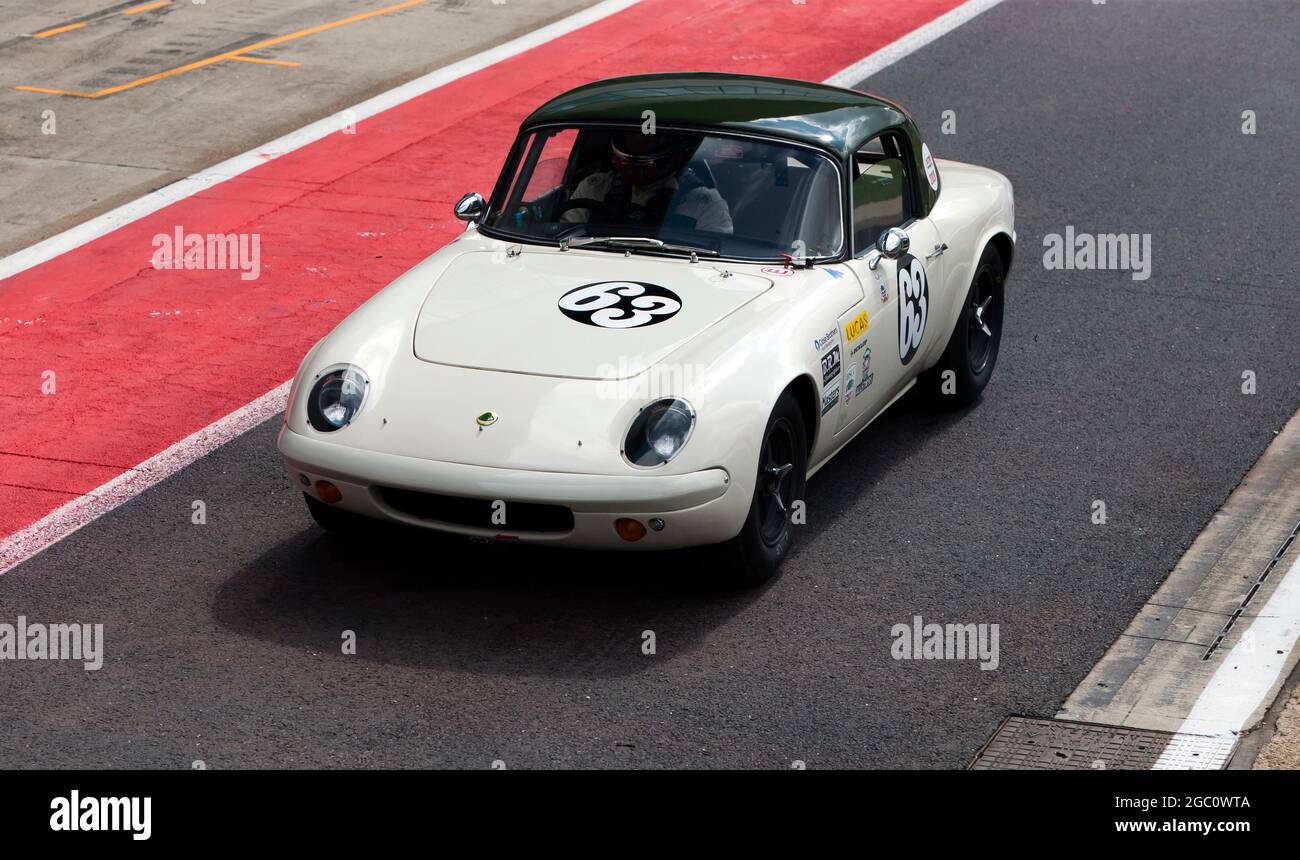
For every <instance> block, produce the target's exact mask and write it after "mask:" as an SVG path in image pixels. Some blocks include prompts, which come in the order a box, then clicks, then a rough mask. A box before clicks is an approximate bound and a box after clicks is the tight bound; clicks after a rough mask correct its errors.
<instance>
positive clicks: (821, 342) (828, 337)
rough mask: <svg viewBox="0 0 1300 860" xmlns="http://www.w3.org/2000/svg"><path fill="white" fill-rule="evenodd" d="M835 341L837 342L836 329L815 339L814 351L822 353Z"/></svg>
mask: <svg viewBox="0 0 1300 860" xmlns="http://www.w3.org/2000/svg"><path fill="white" fill-rule="evenodd" d="M833 340H835V329H831V330H830V331H828V332H826V334H824V335H822V336H821V337H819V338H815V339H814V340H813V349H814V350H816V351H817V352H821V351H822V350H823V349H825V348H826V345H827V344H828V343H830V342H831V341H833Z"/></svg>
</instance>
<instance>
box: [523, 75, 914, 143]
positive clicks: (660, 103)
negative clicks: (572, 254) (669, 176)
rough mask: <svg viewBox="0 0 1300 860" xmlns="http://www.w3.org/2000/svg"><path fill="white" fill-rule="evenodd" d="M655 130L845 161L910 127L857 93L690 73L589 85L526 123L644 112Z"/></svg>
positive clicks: (632, 116) (896, 110)
mask: <svg viewBox="0 0 1300 860" xmlns="http://www.w3.org/2000/svg"><path fill="white" fill-rule="evenodd" d="M647 110H650V111H654V119H655V123H656V125H663V126H673V125H688V126H705V127H708V126H713V127H716V128H720V129H724V130H727V131H738V132H750V133H755V134H763V135H770V136H773V137H783V138H788V139H791V140H796V141H799V142H802V143H810V144H813V145H815V146H820V147H823V148H826V149H829V150H831V151H832V152H834V153H836V154H837V155H839V156H840V157H841V158H848V157H849V156H851V155H852V154H853V153H854V152H855V151H856V150H857V149H858V147H859V146H861V145H862V144H863V143H865V142H866V141H868V140H870V139H871V138H872V137H874V136H875V135H877V134H879V133H880V132H881V131H883V130H885V129H887V128H891V127H894V126H897V125H900V124H903V123H906V122H907V121H908V119H907V115H906V114H905V113H904V111H903V110H902V108H900V107H898V106H897V105H895V104H893V103H892V102H888V101H885V100H884V99H881V98H877V97H875V96H870V95H867V94H865V93H860V92H856V91H854V90H846V89H841V88H840V87H832V86H827V85H825V84H812V83H808V82H807V81H794V80H787V79H784V78H765V77H758V76H753V75H728V74H720V73H715V72H692V73H676V74H660V75H634V76H632V77H625V78H610V79H608V80H604V81H597V82H595V83H591V84H586V85H584V86H581V87H578V88H577V89H573V90H569V91H568V92H567V93H564V94H563V95H559V96H556V97H555V98H553V99H551V100H550V101H548V102H547V103H546V104H544V105H542V106H541V107H539V108H538V109H537V110H535V111H533V113H532V114H531V115H530V116H529V117H528V119H526V120H524V128H528V127H530V126H534V125H539V124H543V123H579V122H630V123H636V124H638V125H640V124H641V123H642V122H643V121H644V120H645V115H644V111H647Z"/></svg>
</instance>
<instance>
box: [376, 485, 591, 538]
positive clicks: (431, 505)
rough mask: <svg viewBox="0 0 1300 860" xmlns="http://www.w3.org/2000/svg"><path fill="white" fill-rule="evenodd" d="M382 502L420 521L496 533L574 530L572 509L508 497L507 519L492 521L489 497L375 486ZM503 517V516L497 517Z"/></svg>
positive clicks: (506, 503)
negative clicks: (515, 500)
mask: <svg viewBox="0 0 1300 860" xmlns="http://www.w3.org/2000/svg"><path fill="white" fill-rule="evenodd" d="M375 493H376V494H377V495H378V496H379V499H380V501H382V502H383V503H384V504H387V505H388V506H389V507H391V508H392V509H393V510H395V511H398V512H399V513H402V514H406V515H407V516H409V517H415V518H417V519H421V520H433V521H436V522H440V523H448V524H450V525H457V526H468V527H470V528H477V529H486V530H489V531H497V532H568V531H572V530H573V511H571V510H569V509H568V508H566V507H564V506H563V505H539V504H535V503H533V502H512V501H510V500H508V499H505V500H503V501H505V505H506V507H505V516H506V521H505V523H504V524H502V523H499V522H497V523H494V522H492V514H493V513H494V511H493V508H492V501H491V500H490V499H467V498H463V497H461V496H442V495H438V494H436V493H421V492H419V491H417V490H399V489H397V488H394V487H376V488H375ZM498 519H500V517H498Z"/></svg>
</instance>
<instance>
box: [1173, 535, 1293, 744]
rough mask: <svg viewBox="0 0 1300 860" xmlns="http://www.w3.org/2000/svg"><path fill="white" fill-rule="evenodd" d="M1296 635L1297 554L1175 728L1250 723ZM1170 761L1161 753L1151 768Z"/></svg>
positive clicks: (1216, 730) (1213, 732)
mask: <svg viewBox="0 0 1300 860" xmlns="http://www.w3.org/2000/svg"><path fill="white" fill-rule="evenodd" d="M1297 639H1300V557H1297V558H1296V560H1295V562H1294V563H1292V565H1291V567H1290V569H1289V570H1288V571H1287V572H1286V576H1284V577H1283V578H1282V581H1281V582H1279V583H1278V584H1277V588H1276V589H1274V591H1273V594H1272V595H1271V596H1270V597H1269V599H1268V601H1267V602H1266V603H1265V604H1264V606H1263V607H1262V608H1261V609H1260V610H1259V615H1258V616H1257V617H1256V618H1255V620H1254V621H1253V622H1252V623H1251V625H1250V627H1249V628H1247V629H1246V632H1245V633H1243V634H1242V636H1241V639H1239V640H1238V641H1237V644H1236V645H1234V646H1233V648H1232V650H1231V651H1229V652H1228V653H1227V655H1225V656H1224V658H1223V662H1222V663H1220V665H1219V668H1218V669H1216V670H1215V672H1214V674H1213V675H1212V676H1211V677H1210V682H1209V683H1208V684H1206V685H1205V689H1204V690H1202V691H1201V694H1200V695H1199V696H1197V698H1196V702H1195V703H1194V704H1193V705H1192V709H1191V711H1189V712H1188V714H1187V718H1186V719H1184V720H1183V724H1182V725H1181V726H1179V728H1178V731H1179V732H1180V733H1186V734H1197V735H1208V736H1220V737H1223V736H1236V735H1239V734H1240V733H1241V732H1242V731H1243V730H1244V729H1246V728H1249V727H1250V726H1252V725H1254V723H1255V721H1256V720H1257V719H1258V717H1259V715H1260V714H1261V713H1262V711H1263V709H1264V708H1265V707H1267V706H1268V705H1269V703H1271V702H1272V701H1273V697H1274V696H1275V695H1276V692H1277V688H1278V687H1279V686H1280V685H1281V684H1282V682H1283V681H1284V680H1285V678H1284V677H1283V673H1284V672H1285V670H1286V666H1287V659H1288V657H1289V656H1290V655H1291V652H1292V650H1294V648H1295V646H1296V640H1297ZM1171 764H1172V763H1169V762H1165V756H1164V755H1161V757H1160V760H1159V761H1157V762H1156V764H1155V766H1154V769H1165V768H1168V767H1170V766H1171Z"/></svg>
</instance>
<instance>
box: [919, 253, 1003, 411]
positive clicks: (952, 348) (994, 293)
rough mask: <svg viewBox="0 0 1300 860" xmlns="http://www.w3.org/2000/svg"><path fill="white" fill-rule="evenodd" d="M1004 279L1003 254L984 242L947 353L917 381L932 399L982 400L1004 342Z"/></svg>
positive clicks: (953, 402)
mask: <svg viewBox="0 0 1300 860" xmlns="http://www.w3.org/2000/svg"><path fill="white" fill-rule="evenodd" d="M1005 280H1006V273H1005V272H1004V271H1003V268H1002V256H1001V255H1000V254H999V253H998V251H997V249H996V248H994V247H993V246H992V245H988V246H986V247H985V248H984V254H983V255H982V256H981V257H980V261H979V265H977V266H976V267H975V276H974V277H973V278H971V284H970V288H969V289H967V291H966V298H965V299H964V300H963V302H962V308H961V313H960V314H959V315H958V316H957V324H956V325H955V326H954V327H953V330H952V335H951V336H950V337H949V338H948V346H947V348H945V349H944V351H943V356H942V357H941V358H940V359H939V363H938V364H936V365H935V366H934V367H932V368H930V369H929V370H927V371H925V372H924V373H923V374H921V378H920V380H919V382H918V383H917V388H918V389H919V390H920V391H921V393H922V395H923V396H924V398H925V400H926V401H927V402H928V403H930V404H931V405H933V406H936V407H939V408H942V409H961V408H962V407H964V406H969V405H970V404H971V403H974V402H975V401H976V400H978V399H979V396H980V393H981V392H982V391H983V390H984V386H986V385H988V384H989V378H990V377H992V376H993V366H994V365H995V364H997V360H998V349H999V347H1000V346H1001V343H1002V310H1003V308H1004V307H1005V301H1004V293H1005V290H1004V283H1005ZM949 373H951V376H949Z"/></svg>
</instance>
